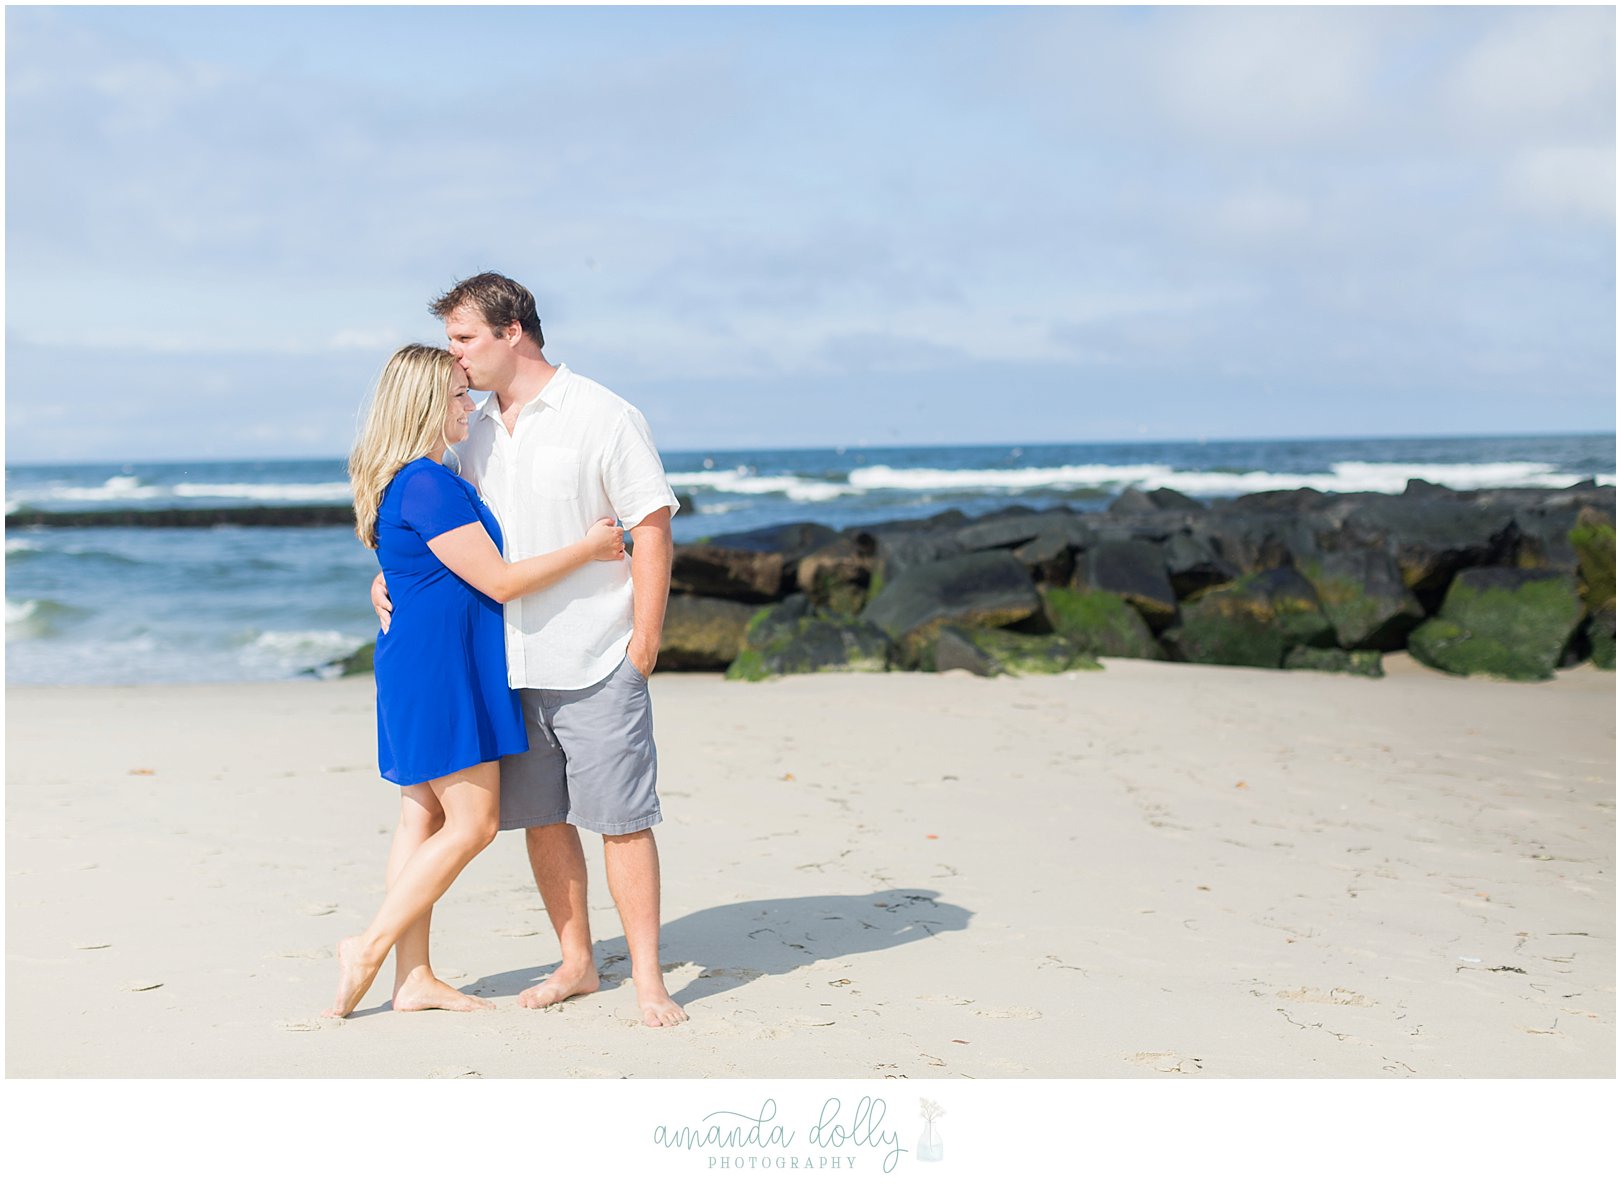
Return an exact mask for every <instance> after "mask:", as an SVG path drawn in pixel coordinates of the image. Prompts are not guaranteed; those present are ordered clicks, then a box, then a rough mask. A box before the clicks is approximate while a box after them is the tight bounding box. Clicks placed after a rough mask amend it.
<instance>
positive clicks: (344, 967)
mask: <svg viewBox="0 0 1621 1188" xmlns="http://www.w3.org/2000/svg"><path fill="white" fill-rule="evenodd" d="M359 950H360V938H359V937H358V936H346V937H344V938H343V939H342V940H341V941H339V942H338V994H337V997H336V998H334V999H333V1000H332V1005H331V1006H330V1007H328V1008H327V1009H326V1010H324V1011H322V1012H321V1014H322V1016H324V1017H325V1018H328V1019H342V1018H343V1017H344V1016H345V1015H347V1014H348V1013H349V1012H350V1011H352V1010H354V1009H355V1007H357V1006H359V1005H360V1000H361V999H362V998H364V997H365V994H366V991H367V990H370V989H371V983H372V979H373V978H375V977H376V976H377V970H378V969H379V967H381V966H382V964H383V963H382V962H381V961H379V962H377V963H376V964H375V965H371V966H368V965H367V964H366V963H365V960H364V958H363V956H362V954H361V953H360V951H359Z"/></svg>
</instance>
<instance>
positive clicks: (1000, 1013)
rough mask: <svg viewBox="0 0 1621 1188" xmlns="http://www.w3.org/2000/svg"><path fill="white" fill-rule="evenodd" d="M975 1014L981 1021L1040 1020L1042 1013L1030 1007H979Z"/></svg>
mask: <svg viewBox="0 0 1621 1188" xmlns="http://www.w3.org/2000/svg"><path fill="white" fill-rule="evenodd" d="M974 1014H976V1015H978V1016H979V1017H980V1018H981V1019H1039V1018H1041V1012H1040V1011H1033V1010H1031V1009H1030V1008H1029V1007H977V1008H975V1010H974Z"/></svg>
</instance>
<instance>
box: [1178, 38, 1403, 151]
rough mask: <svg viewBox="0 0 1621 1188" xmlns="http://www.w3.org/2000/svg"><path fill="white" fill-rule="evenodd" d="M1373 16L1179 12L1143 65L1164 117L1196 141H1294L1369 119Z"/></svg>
mask: <svg viewBox="0 0 1621 1188" xmlns="http://www.w3.org/2000/svg"><path fill="white" fill-rule="evenodd" d="M1378 22H1379V18H1378V16H1377V15H1374V14H1369V13H1365V12H1362V11H1359V10H1354V9H1314V8H1262V9H1231V8H1206V9H1200V10H1198V11H1196V12H1191V11H1190V12H1187V14H1186V20H1184V21H1180V22H1178V23H1177V24H1176V25H1175V26H1174V27H1173V28H1172V29H1170V30H1168V31H1167V32H1168V36H1166V37H1165V39H1164V40H1163V41H1162V42H1156V43H1155V44H1153V45H1151V46H1149V47H1148V52H1147V57H1148V62H1147V64H1146V66H1147V70H1148V72H1149V75H1150V77H1151V78H1152V79H1153V82H1154V85H1155V88H1156V90H1157V91H1158V98H1159V101H1160V102H1161V103H1162V104H1163V106H1164V109H1165V111H1166V112H1167V114H1169V116H1170V117H1171V118H1172V119H1173V120H1175V121H1176V122H1177V123H1179V124H1180V125H1181V126H1182V127H1184V128H1186V129H1188V130H1190V131H1193V132H1195V133H1198V134H1200V135H1203V136H1210V137H1215V138H1218V139H1220V140H1224V141H1226V140H1231V141H1238V142H1241V143H1250V144H1294V143H1301V142H1305V141H1308V140H1310V139H1312V138H1315V137H1320V136H1324V135H1333V134H1337V133H1340V132H1343V131H1345V130H1346V129H1348V128H1352V127H1355V126H1356V125H1357V124H1358V123H1360V122H1361V121H1362V120H1363V119H1364V118H1365V117H1366V114H1367V110H1368V104H1369V100H1370V98H1371V97H1372V93H1373V87H1372V85H1371V83H1372V78H1371V73H1372V69H1373V66H1374V63H1375V51H1376V48H1377V45H1376V40H1375V33H1376V28H1375V26H1376V24H1377V23H1378Z"/></svg>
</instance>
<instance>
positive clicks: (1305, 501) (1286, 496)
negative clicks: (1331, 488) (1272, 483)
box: [1224, 487, 1334, 516]
mask: <svg viewBox="0 0 1621 1188" xmlns="http://www.w3.org/2000/svg"><path fill="white" fill-rule="evenodd" d="M1333 501H1334V496H1332V495H1325V494H1323V492H1321V491H1319V490H1317V489H1316V488H1315V487H1296V488H1294V489H1293V490H1290V491H1252V492H1251V493H1250V494H1248V495H1240V496H1238V498H1236V499H1234V500H1232V501H1231V502H1230V503H1228V504H1226V505H1224V506H1226V507H1231V508H1234V509H1236V510H1238V511H1243V512H1283V513H1285V514H1288V515H1292V516H1298V515H1304V514H1305V513H1307V512H1313V511H1318V510H1319V509H1321V508H1324V507H1327V506H1328V505H1329V504H1330V503H1332V502H1333Z"/></svg>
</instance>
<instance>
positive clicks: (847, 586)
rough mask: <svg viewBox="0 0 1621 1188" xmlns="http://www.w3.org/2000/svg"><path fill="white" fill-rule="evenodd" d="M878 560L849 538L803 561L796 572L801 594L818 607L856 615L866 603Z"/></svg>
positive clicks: (834, 543) (812, 554) (842, 539)
mask: <svg viewBox="0 0 1621 1188" xmlns="http://www.w3.org/2000/svg"><path fill="white" fill-rule="evenodd" d="M875 563H876V562H875V559H874V557H873V556H872V554H871V553H867V552H864V551H863V550H862V548H861V546H860V545H859V544H858V543H857V542H856V541H855V540H853V539H851V538H849V537H840V538H839V539H838V540H836V541H834V542H833V543H832V544H830V545H827V546H826V547H824V548H820V549H817V550H816V551H815V552H814V553H811V554H809V555H808V556H806V557H804V558H803V559H802V560H801V561H800V562H799V564H798V566H797V567H796V569H795V582H796V585H797V587H798V589H799V591H800V592H801V593H803V594H805V595H806V596H807V597H809V599H810V600H811V602H812V603H813V604H814V605H816V606H819V607H826V608H827V609H828V610H830V611H834V612H835V613H837V614H841V615H853V614H856V613H857V612H858V611H860V610H861V608H862V607H863V606H865V605H866V602H867V590H868V587H869V586H870V585H871V584H872V571H873V566H874V565H875Z"/></svg>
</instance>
